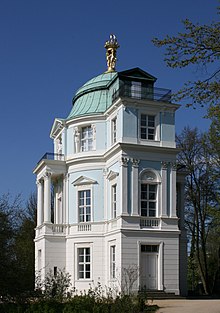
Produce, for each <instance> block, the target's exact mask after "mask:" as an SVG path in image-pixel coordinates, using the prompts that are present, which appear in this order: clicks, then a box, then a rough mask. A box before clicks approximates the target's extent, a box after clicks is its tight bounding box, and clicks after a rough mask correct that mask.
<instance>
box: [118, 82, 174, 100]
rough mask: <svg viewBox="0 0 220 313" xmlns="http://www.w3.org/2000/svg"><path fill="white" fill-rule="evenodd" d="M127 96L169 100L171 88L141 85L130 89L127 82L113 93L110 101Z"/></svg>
mask: <svg viewBox="0 0 220 313" xmlns="http://www.w3.org/2000/svg"><path fill="white" fill-rule="evenodd" d="M121 97H127V98H132V99H139V100H140V99H149V100H153V101H161V102H169V103H170V102H171V90H170V89H164V88H155V87H150V88H149V87H141V88H138V89H132V86H131V85H129V84H124V85H123V86H122V87H121V88H119V89H118V90H117V91H116V92H115V93H114V94H113V95H112V101H115V100H116V99H118V98H121Z"/></svg>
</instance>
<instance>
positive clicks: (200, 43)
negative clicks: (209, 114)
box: [153, 8, 220, 107]
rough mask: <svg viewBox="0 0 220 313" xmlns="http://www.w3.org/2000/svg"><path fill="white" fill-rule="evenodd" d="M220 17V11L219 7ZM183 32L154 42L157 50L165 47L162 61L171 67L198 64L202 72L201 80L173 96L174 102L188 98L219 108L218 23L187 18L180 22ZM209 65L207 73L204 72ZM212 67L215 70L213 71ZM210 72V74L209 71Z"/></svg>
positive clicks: (219, 29)
mask: <svg viewBox="0 0 220 313" xmlns="http://www.w3.org/2000/svg"><path fill="white" fill-rule="evenodd" d="M218 14H220V8H218ZM183 25H184V28H185V32H183V33H178V35H177V36H169V35H167V36H166V37H165V38H164V39H162V40H160V39H158V38H154V39H153V43H154V45H155V46H157V47H162V46H165V47H166V53H165V59H164V60H165V62H166V64H167V66H169V67H171V68H183V67H186V66H189V65H197V66H199V67H200V68H201V69H203V70H204V69H205V72H206V77H205V79H204V80H200V79H199V80H195V81H188V82H186V83H185V84H184V86H183V88H182V89H181V90H179V92H178V93H177V94H176V95H175V96H174V98H175V100H181V99H187V98H191V99H192V103H190V104H188V106H191V105H195V104H200V105H202V106H203V105H204V104H208V105H209V106H210V107H211V106H216V105H219V104H220V103H219V100H220V67H219V63H218V62H219V57H220V22H212V23H211V24H210V25H199V24H198V23H197V24H194V23H192V22H191V21H190V20H189V19H186V20H184V21H183ZM208 66H209V70H208V69H207V68H208ZM213 68H214V69H213ZM210 71H211V72H210Z"/></svg>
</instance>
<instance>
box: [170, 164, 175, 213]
mask: <svg viewBox="0 0 220 313" xmlns="http://www.w3.org/2000/svg"><path fill="white" fill-rule="evenodd" d="M170 165H171V166H170V217H176V163H171V164H170Z"/></svg>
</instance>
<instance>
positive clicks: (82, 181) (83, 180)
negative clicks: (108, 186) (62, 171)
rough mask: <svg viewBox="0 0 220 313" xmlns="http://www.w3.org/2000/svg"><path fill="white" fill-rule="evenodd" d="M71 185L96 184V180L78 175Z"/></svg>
mask: <svg viewBox="0 0 220 313" xmlns="http://www.w3.org/2000/svg"><path fill="white" fill-rule="evenodd" d="M72 184H73V186H80V185H91V184H97V181H96V180H94V179H91V178H88V177H86V176H80V177H79V178H77V179H76V180H75V181H74V182H72Z"/></svg>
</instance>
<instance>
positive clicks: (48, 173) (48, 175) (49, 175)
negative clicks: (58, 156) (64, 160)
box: [43, 172, 52, 179]
mask: <svg viewBox="0 0 220 313" xmlns="http://www.w3.org/2000/svg"><path fill="white" fill-rule="evenodd" d="M51 176H52V173H51V172H46V173H45V174H44V175H43V178H44V179H49V178H51Z"/></svg>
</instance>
